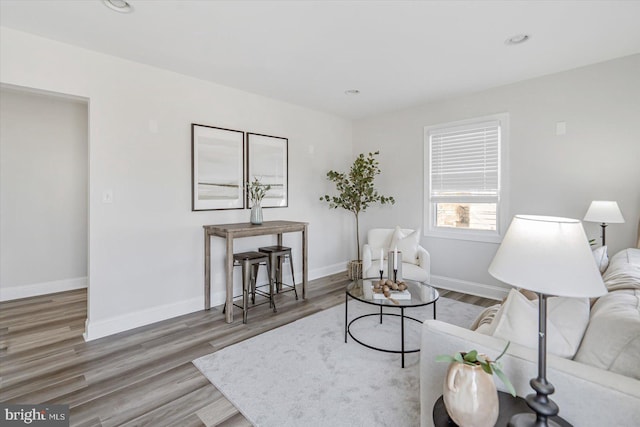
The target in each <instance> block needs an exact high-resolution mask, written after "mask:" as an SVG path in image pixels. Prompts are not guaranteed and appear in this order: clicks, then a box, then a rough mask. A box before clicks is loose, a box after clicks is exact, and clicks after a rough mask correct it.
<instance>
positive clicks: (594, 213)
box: [584, 200, 624, 246]
mask: <svg viewBox="0 0 640 427" xmlns="http://www.w3.org/2000/svg"><path fill="white" fill-rule="evenodd" d="M584 220H585V221H588V222H599V223H600V227H602V246H604V230H605V228H606V227H607V223H609V224H621V223H623V222H624V218H623V217H622V212H620V208H619V207H618V203H617V202H611V201H605V200H594V201H593V202H591V205H589V209H587V213H586V215H585V216H584Z"/></svg>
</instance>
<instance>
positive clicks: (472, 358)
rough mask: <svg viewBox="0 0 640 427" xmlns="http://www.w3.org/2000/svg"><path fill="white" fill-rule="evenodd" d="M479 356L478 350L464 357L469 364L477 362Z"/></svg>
mask: <svg viewBox="0 0 640 427" xmlns="http://www.w3.org/2000/svg"><path fill="white" fill-rule="evenodd" d="M477 355H478V352H477V351H476V350H471V351H470V352H469V353H467V354H465V355H464V360H466V361H467V362H475V361H476V356H477Z"/></svg>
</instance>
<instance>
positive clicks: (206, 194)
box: [191, 123, 244, 211]
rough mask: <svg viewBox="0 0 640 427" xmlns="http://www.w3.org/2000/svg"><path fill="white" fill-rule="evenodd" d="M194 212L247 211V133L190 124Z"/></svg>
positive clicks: (192, 203) (192, 208)
mask: <svg viewBox="0 0 640 427" xmlns="http://www.w3.org/2000/svg"><path fill="white" fill-rule="evenodd" d="M191 196H192V197H191V210H193V211H208V210H216V209H243V208H244V132H242V131H238V130H232V129H223V128H217V127H213V126H205V125H198V124H195V123H192V124H191Z"/></svg>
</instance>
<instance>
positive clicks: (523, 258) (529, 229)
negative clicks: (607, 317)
mask: <svg viewBox="0 0 640 427" xmlns="http://www.w3.org/2000/svg"><path fill="white" fill-rule="evenodd" d="M489 273H490V274H491V275H492V276H493V277H495V278H496V279H498V280H501V281H503V282H505V283H508V284H510V285H512V286H515V287H520V288H525V289H529V290H531V291H534V292H538V293H543V294H546V295H557V296H566V297H596V296H600V295H603V294H605V293H606V288H605V286H604V283H603V282H602V276H601V275H600V271H599V270H598V267H597V266H596V263H595V262H594V259H593V254H592V253H591V248H590V246H589V241H588V239H587V235H586V234H585V232H584V228H583V227H582V223H581V222H580V221H579V220H577V219H570V218H558V217H548V216H533V215H516V216H515V217H514V218H513V221H512V222H511V225H510V226H509V229H508V230H507V233H506V234H505V236H504V239H503V240H502V244H501V245H500V247H499V248H498V252H497V253H496V255H495V257H494V259H493V261H492V262H491V265H490V266H489Z"/></svg>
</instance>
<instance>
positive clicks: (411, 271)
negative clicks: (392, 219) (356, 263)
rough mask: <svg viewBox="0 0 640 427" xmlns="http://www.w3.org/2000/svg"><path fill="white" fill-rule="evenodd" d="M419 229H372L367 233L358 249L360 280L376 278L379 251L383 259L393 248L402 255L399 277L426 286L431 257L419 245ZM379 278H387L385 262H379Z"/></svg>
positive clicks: (429, 274)
mask: <svg viewBox="0 0 640 427" xmlns="http://www.w3.org/2000/svg"><path fill="white" fill-rule="evenodd" d="M419 242H420V230H411V229H408V228H400V227H396V228H395V229H393V228H372V229H371V230H369V232H368V233H367V243H366V244H365V245H364V246H363V247H362V277H378V275H379V274H380V250H382V252H383V254H384V256H385V257H386V256H387V254H388V252H389V251H390V250H393V249H394V248H395V247H396V246H397V248H398V250H399V251H400V252H402V278H403V279H409V280H416V281H418V282H425V283H429V280H430V279H431V273H430V270H431V256H430V255H429V252H427V250H426V249H425V248H423V247H422V246H420V244H419ZM382 265H383V275H384V277H388V275H387V260H386V259H385V260H384V261H383V263H382Z"/></svg>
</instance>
